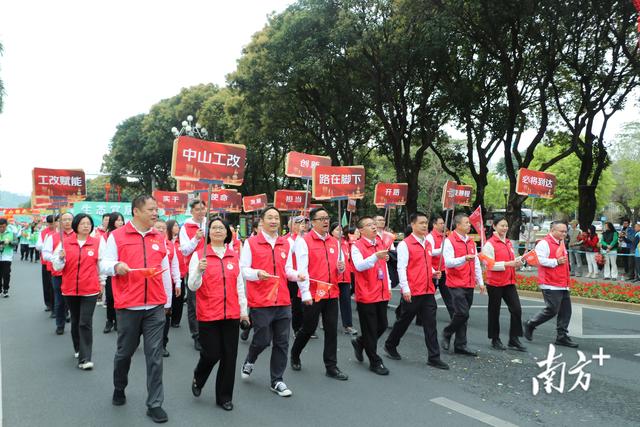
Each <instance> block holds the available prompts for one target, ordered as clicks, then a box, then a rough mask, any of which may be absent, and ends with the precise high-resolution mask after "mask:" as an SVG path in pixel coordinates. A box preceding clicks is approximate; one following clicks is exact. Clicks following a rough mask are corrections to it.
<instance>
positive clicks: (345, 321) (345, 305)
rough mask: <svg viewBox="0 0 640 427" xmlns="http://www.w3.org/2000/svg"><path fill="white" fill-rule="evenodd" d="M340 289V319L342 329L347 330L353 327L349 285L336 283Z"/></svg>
mask: <svg viewBox="0 0 640 427" xmlns="http://www.w3.org/2000/svg"><path fill="white" fill-rule="evenodd" d="M338 287H339V288H340V297H339V301H340V317H341V318H342V327H343V328H348V327H352V326H353V314H352V312H351V283H348V282H344V283H338Z"/></svg>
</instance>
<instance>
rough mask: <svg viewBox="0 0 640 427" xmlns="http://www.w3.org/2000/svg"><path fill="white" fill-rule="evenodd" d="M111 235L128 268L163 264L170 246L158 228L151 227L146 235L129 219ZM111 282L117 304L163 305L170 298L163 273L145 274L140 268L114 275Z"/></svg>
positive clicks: (119, 257)
mask: <svg viewBox="0 0 640 427" xmlns="http://www.w3.org/2000/svg"><path fill="white" fill-rule="evenodd" d="M111 236H113V238H114V240H115V241H116V245H117V247H118V261H119V262H124V263H125V264H127V265H128V266H129V268H150V267H155V268H158V269H160V268H161V265H162V260H163V259H164V257H165V256H166V255H167V247H166V245H165V238H164V235H162V234H160V232H158V231H157V230H156V229H154V228H152V229H151V230H150V231H149V232H147V234H145V235H144V237H143V236H142V235H141V234H140V233H138V231H137V230H136V229H135V228H134V227H133V225H132V224H131V222H127V223H126V224H125V225H124V226H122V227H120V228H118V229H117V230H115V231H113V232H112V233H111ZM111 283H112V288H113V299H114V307H115V308H118V309H121V308H128V307H137V306H142V305H164V304H165V303H166V302H167V294H166V292H165V290H164V285H163V283H162V274H159V275H157V276H154V277H144V276H143V275H142V273H141V272H140V271H132V272H130V273H127V274H125V275H124V276H119V275H115V276H113V278H112V279H111Z"/></svg>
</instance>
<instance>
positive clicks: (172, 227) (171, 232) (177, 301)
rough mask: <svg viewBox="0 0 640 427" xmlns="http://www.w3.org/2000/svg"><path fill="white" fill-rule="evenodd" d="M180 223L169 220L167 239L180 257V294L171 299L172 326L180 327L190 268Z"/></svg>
mask: <svg viewBox="0 0 640 427" xmlns="http://www.w3.org/2000/svg"><path fill="white" fill-rule="evenodd" d="M179 235H180V225H178V222H177V221H176V220H175V219H170V220H168V221H167V240H169V241H170V242H173V246H174V247H175V248H176V257H177V258H178V265H179V266H180V295H176V293H175V292H174V296H173V299H172V300H171V327H172V328H179V327H180V320H182V309H183V307H184V294H185V292H186V289H185V287H186V286H187V283H186V282H185V277H186V276H187V271H188V270H189V265H188V264H187V259H186V258H185V256H184V255H182V252H180V238H179Z"/></svg>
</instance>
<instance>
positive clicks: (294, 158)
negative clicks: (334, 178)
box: [284, 151, 331, 179]
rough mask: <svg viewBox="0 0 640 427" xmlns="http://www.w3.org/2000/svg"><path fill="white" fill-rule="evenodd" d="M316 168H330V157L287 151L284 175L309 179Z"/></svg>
mask: <svg viewBox="0 0 640 427" xmlns="http://www.w3.org/2000/svg"><path fill="white" fill-rule="evenodd" d="M316 166H331V157H327V156H317V155H315V154H305V153H299V152H297V151H289V152H288V153H287V157H286V158H285V173H284V174H285V175H287V176H291V177H294V178H306V179H311V177H312V176H313V169H314V168H315V167H316Z"/></svg>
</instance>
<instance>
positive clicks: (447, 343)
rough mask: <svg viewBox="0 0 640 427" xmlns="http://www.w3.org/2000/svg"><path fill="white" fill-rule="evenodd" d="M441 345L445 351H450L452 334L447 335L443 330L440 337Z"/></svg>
mask: <svg viewBox="0 0 640 427" xmlns="http://www.w3.org/2000/svg"><path fill="white" fill-rule="evenodd" d="M440 346H441V347H442V349H443V350H444V351H449V348H450V347H451V335H449V336H447V334H445V333H444V332H443V333H442V338H441V339H440Z"/></svg>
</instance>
